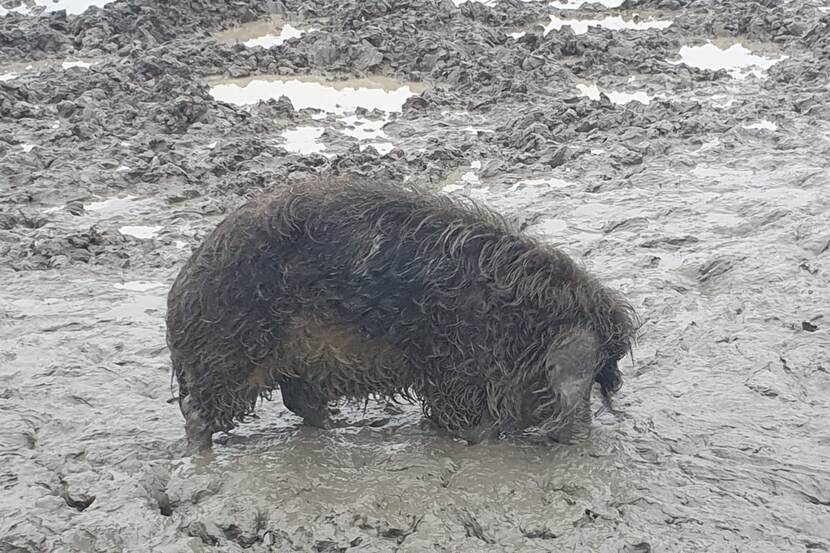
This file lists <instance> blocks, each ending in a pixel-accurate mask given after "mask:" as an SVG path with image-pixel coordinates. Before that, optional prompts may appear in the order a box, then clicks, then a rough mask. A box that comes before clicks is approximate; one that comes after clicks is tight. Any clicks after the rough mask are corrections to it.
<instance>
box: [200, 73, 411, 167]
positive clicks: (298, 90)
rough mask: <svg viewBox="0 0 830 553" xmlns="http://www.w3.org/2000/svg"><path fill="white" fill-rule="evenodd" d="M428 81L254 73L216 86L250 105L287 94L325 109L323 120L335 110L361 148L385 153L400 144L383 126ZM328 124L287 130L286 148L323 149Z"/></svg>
mask: <svg viewBox="0 0 830 553" xmlns="http://www.w3.org/2000/svg"><path fill="white" fill-rule="evenodd" d="M427 88H428V86H427V85H425V84H423V83H402V82H399V81H396V80H394V79H389V78H386V77H371V78H365V79H352V80H346V81H331V80H327V79H325V78H323V77H316V76H304V77H292V78H290V79H285V78H278V77H274V76H271V77H253V78H246V79H232V80H221V81H215V84H214V85H213V87H212V89H211V94H212V95H213V97H214V98H216V99H217V100H220V101H225V102H230V103H233V104H237V105H242V106H247V105H251V104H254V103H256V102H258V101H260V100H267V99H271V98H273V99H276V98H279V97H280V96H286V97H287V98H288V99H289V100H291V103H292V104H293V106H294V108H295V109H315V110H320V111H321V112H320V113H316V114H314V115H313V116H312V119H315V120H322V119H325V118H326V117H328V115H329V114H333V115H336V116H338V119H339V121H340V122H342V123H343V128H341V129H338V130H339V131H340V132H342V133H343V134H344V135H346V136H350V137H353V138H356V139H357V140H358V141H359V142H360V143H361V144H360V149H361V151H362V150H364V149H366V148H367V147H369V146H371V147H373V148H374V149H375V150H377V152H378V153H379V154H381V155H385V154H387V153H389V152H390V151H392V149H393V148H394V147H395V145H394V143H393V142H391V140H390V137H389V136H388V135H387V134H386V133H385V132H383V127H384V125H386V123H388V121H389V117H390V114H391V113H399V112H400V111H401V110H402V109H403V104H404V102H406V100H407V99H408V98H410V97H411V96H413V95H415V94H417V93H419V92H422V91H424V90H427ZM359 108H364V109H366V110H370V111H371V110H379V111H381V112H383V114H384V115H383V117H381V118H380V119H368V118H365V117H362V116H359V115H356V114H355V112H356V111H357V110H358V109H359ZM323 132H324V129H323V128H322V127H299V128H297V129H291V130H288V131H285V132H284V133H283V138H284V139H285V141H286V149H288V150H290V151H293V152H296V153H299V154H304V155H308V154H313V153H321V152H322V151H323V150H325V148H326V147H325V145H324V144H322V143H321V142H319V139H320V138H321V137H322V135H323Z"/></svg>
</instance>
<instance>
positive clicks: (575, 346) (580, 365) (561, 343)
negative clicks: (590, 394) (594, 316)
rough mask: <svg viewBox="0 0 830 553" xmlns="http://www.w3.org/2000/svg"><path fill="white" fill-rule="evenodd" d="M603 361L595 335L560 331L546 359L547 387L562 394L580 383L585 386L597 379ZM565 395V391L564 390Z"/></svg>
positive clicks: (578, 329)
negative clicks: (595, 376)
mask: <svg viewBox="0 0 830 553" xmlns="http://www.w3.org/2000/svg"><path fill="white" fill-rule="evenodd" d="M599 361H600V343H599V339H597V336H596V334H594V333H593V332H592V331H590V330H588V329H585V328H582V327H569V328H560V329H559V332H558V333H557V334H556V336H555V337H554V340H553V342H552V343H551V344H550V345H549V346H548V351H547V354H546V356H545V365H546V369H547V371H546V372H547V377H548V384H550V386H551V388H552V389H554V390H562V388H563V386H564V387H571V386H574V385H576V384H577V383H580V385H579V392H580V393H581V392H582V386H581V384H582V383H583V382H582V381H585V382H584V384H585V385H586V386H590V383H591V382H592V381H593V379H594V374H595V373H596V369H597V366H598V364H599ZM563 391H564V390H563Z"/></svg>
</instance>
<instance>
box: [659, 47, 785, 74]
mask: <svg viewBox="0 0 830 553" xmlns="http://www.w3.org/2000/svg"><path fill="white" fill-rule="evenodd" d="M678 55H679V56H680V60H678V61H669V63H672V64H675V65H677V64H684V65H687V66H689V67H695V68H697V69H710V70H713V71H717V70H720V69H725V70H726V71H727V72H729V74H730V75H731V76H732V77H734V78H736V79H743V78H746V77H747V76H749V75H754V76H756V77H759V78H760V77H763V76H764V72H765V71H766V70H767V69H769V68H770V67H772V66H773V65H775V64H776V63H778V62H780V61H783V60H785V59H787V56H780V57H778V58H771V57H763V56H756V55H755V54H753V53H752V52H751V51H750V50H748V49H746V48H744V46H743V45H742V44H741V43H737V44H733V45H732V46H730V47H728V48H726V49H722V48H719V47H718V46H716V45H715V44H712V43H711V42H707V43H706V44H704V45H702V46H683V47H682V48H681V49H680V52H678Z"/></svg>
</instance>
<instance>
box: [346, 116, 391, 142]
mask: <svg viewBox="0 0 830 553" xmlns="http://www.w3.org/2000/svg"><path fill="white" fill-rule="evenodd" d="M340 121H342V122H343V123H344V124H345V125H346V128H345V129H341V130H340V132H342V133H343V134H345V135H346V136H351V137H353V138H357V139H358V140H384V139H388V138H389V137H388V136H387V135H386V133H385V132H383V126H384V125H385V124H386V121H383V120H372V119H365V118H363V117H358V116H357V115H348V116H346V117H343V118H342V119H340Z"/></svg>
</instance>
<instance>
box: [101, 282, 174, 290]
mask: <svg viewBox="0 0 830 553" xmlns="http://www.w3.org/2000/svg"><path fill="white" fill-rule="evenodd" d="M112 286H113V288H117V289H118V290H129V291H130V292H146V291H147V290H152V289H154V288H161V287H162V286H164V283H162V282H152V281H149V280H130V281H127V282H124V283H123V284H113V285H112Z"/></svg>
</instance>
